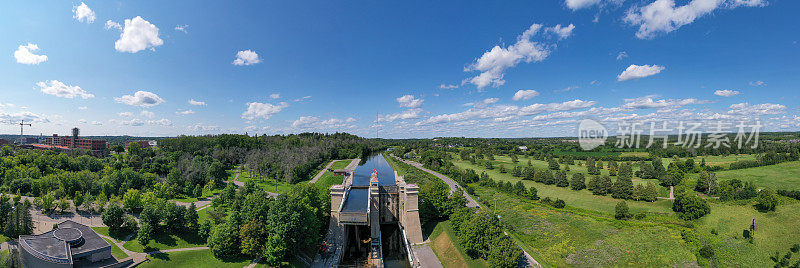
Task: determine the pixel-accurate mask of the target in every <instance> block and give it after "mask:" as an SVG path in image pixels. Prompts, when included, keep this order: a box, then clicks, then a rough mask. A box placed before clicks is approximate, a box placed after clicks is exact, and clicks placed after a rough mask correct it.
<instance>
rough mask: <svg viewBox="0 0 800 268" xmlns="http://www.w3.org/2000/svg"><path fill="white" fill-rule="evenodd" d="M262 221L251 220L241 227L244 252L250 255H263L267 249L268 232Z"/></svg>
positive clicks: (240, 239)
mask: <svg viewBox="0 0 800 268" xmlns="http://www.w3.org/2000/svg"><path fill="white" fill-rule="evenodd" d="M265 231H266V230H265V228H264V227H263V226H262V223H261V222H260V221H256V220H251V221H250V222H248V223H246V224H244V225H242V228H240V229H239V241H241V243H242V245H241V250H242V254H244V255H247V256H249V257H257V256H262V255H263V254H264V251H265V248H264V246H265V244H266V242H267V241H266V239H267V238H268V236H267V235H268V234H266V233H265Z"/></svg>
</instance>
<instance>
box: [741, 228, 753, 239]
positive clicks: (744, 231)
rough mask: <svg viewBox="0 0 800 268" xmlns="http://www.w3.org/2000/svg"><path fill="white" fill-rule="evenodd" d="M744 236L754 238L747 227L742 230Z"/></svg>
mask: <svg viewBox="0 0 800 268" xmlns="http://www.w3.org/2000/svg"><path fill="white" fill-rule="evenodd" d="M742 237H744V238H745V239H750V238H752V237H751V236H750V230H747V229H744V230H742Z"/></svg>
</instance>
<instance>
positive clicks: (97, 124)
mask: <svg viewBox="0 0 800 268" xmlns="http://www.w3.org/2000/svg"><path fill="white" fill-rule="evenodd" d="M92 125H95V126H102V125H103V123H102V122H100V121H92Z"/></svg>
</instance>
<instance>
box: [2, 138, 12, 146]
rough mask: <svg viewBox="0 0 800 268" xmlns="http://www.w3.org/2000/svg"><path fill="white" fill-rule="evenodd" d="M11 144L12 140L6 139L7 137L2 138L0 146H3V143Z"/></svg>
mask: <svg viewBox="0 0 800 268" xmlns="http://www.w3.org/2000/svg"><path fill="white" fill-rule="evenodd" d="M9 144H11V143H10V142H8V141H7V140H5V139H0V146H3V145H9Z"/></svg>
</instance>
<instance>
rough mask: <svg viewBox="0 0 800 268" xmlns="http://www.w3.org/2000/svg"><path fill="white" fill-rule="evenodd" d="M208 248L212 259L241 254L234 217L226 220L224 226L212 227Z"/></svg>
mask: <svg viewBox="0 0 800 268" xmlns="http://www.w3.org/2000/svg"><path fill="white" fill-rule="evenodd" d="M208 247H209V249H211V253H213V254H214V257H217V258H219V259H225V258H230V257H233V256H236V255H238V254H239V253H240V252H241V251H240V250H239V227H238V226H237V224H236V220H235V219H234V217H230V218H228V221H227V222H225V224H220V225H217V226H215V227H214V229H213V231H212V232H211V236H210V237H209V238H208Z"/></svg>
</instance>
